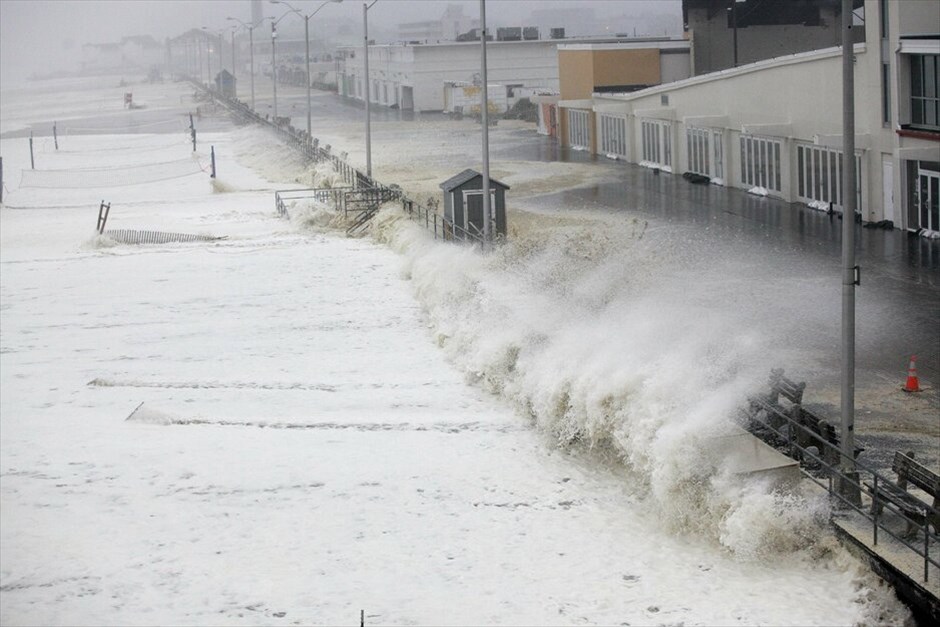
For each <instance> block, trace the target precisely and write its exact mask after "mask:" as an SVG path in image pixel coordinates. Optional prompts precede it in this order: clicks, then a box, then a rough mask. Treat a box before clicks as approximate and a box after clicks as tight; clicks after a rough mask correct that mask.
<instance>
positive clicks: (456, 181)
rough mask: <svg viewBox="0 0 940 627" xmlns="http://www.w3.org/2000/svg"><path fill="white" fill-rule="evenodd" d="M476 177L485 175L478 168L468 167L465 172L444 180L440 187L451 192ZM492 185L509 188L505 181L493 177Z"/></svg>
mask: <svg viewBox="0 0 940 627" xmlns="http://www.w3.org/2000/svg"><path fill="white" fill-rule="evenodd" d="M476 177H480V178H482V177H483V175H482V174H480V173H479V172H477V171H476V170H471V169H469V168H468V169H466V170H464V171H463V172H461V173H460V174H456V175H454V176H452V177H450V178H449V179H447V180H446V181H444V182H443V183H441V185H440V187H441V189H443V190H444V191H445V192H449V191H452V190H454V189H457V188H458V187H460V186H461V185H463V184H464V183H467V182H469V181H472V180H473V179H475V178H476ZM490 185H491V186H492V185H496V186H498V187H502V188H503V189H509V186H508V185H506V184H505V183H501V182H499V181H497V180H496V179H494V178H491V179H490Z"/></svg>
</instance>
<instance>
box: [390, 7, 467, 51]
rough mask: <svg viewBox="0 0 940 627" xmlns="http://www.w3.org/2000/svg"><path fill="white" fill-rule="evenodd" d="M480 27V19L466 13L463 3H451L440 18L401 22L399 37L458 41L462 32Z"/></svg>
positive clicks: (403, 39)
mask: <svg viewBox="0 0 940 627" xmlns="http://www.w3.org/2000/svg"><path fill="white" fill-rule="evenodd" d="M479 27H480V20H478V19H473V18H471V17H470V16H467V15H464V12H463V6H462V5H459V4H449V5H447V8H446V9H444V15H442V16H441V17H440V19H436V20H426V21H421V22H405V23H402V24H399V25H398V39H399V40H400V41H414V42H419V41H420V42H436V41H445V40H446V41H456V40H457V37H459V36H460V35H461V34H463V33H466V32H467V31H469V30H471V29H473V28H479Z"/></svg>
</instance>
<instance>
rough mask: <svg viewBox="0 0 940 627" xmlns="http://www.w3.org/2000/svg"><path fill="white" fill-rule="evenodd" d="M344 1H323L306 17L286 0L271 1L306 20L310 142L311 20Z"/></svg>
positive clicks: (309, 133)
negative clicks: (327, 8) (325, 9)
mask: <svg viewBox="0 0 940 627" xmlns="http://www.w3.org/2000/svg"><path fill="white" fill-rule="evenodd" d="M342 1H343V0H323V3H322V4H320V6H318V7H317V8H316V10H315V11H314V12H313V13H311V14H309V15H304V14H303V13H301V12H300V11H299V10H297V9H295V8H294V7H293V6H291V4H290V3H289V2H286V1H285V0H271V4H283V5H284V6H286V7H287V8H288V9H289V10H290V11H289V12H290V13H296V14H297V16H298V17H301V18H303V20H304V40H305V41H306V54H305V55H304V56H305V61H306V70H305V71H306V73H307V81H306V82H307V138H308V140H309V138H310V137H311V132H312V129H311V128H310V18H311V17H313V16H314V15H316V14H317V13H318V12H319V11H320V9H322V8H323V7H325V6H326V5H328V4H331V3H338V2H342ZM285 15H286V14H285Z"/></svg>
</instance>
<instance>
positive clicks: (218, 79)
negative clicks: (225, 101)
mask: <svg viewBox="0 0 940 627" xmlns="http://www.w3.org/2000/svg"><path fill="white" fill-rule="evenodd" d="M215 89H216V91H218V92H219V93H220V94H222V95H223V96H227V97H229V98H234V97H235V77H234V76H232V74H231V73H230V72H229V71H228V70H222V71H221V72H219V73H218V74H216V76H215Z"/></svg>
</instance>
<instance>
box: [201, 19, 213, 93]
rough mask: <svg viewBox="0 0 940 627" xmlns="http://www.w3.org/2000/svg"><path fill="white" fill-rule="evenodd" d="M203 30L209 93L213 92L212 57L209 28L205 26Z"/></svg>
mask: <svg viewBox="0 0 940 627" xmlns="http://www.w3.org/2000/svg"><path fill="white" fill-rule="evenodd" d="M202 30H203V31H205V33H206V86H208V87H209V91H212V60H211V59H212V55H210V54H209V28H208V27H206V26H203V27H202Z"/></svg>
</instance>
